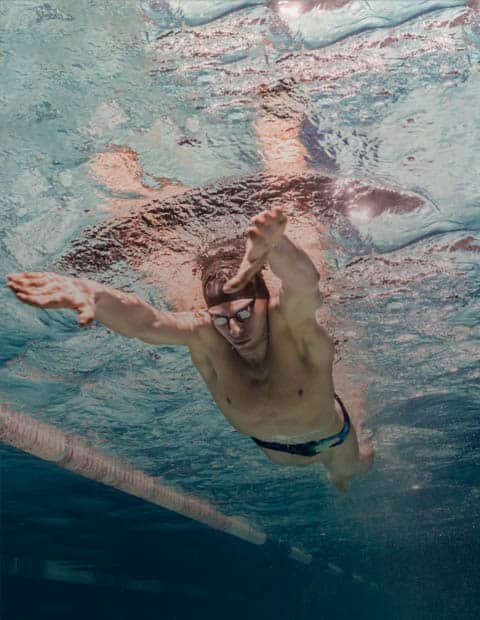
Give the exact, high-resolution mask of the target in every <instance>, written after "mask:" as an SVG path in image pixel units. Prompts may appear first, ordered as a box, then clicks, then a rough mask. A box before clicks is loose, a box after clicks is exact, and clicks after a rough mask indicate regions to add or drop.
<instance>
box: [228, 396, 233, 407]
mask: <svg viewBox="0 0 480 620" xmlns="http://www.w3.org/2000/svg"><path fill="white" fill-rule="evenodd" d="M227 403H228V404H229V405H231V404H232V401H231V400H230V399H229V398H228V396H227Z"/></svg>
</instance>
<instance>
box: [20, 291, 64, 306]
mask: <svg viewBox="0 0 480 620" xmlns="http://www.w3.org/2000/svg"><path fill="white" fill-rule="evenodd" d="M15 294H16V296H17V298H18V299H20V301H23V302H24V303H26V304H28V305H30V306H36V307H37V308H64V307H65V305H66V303H65V302H66V299H65V296H64V295H62V294H60V293H57V294H54V295H52V294H51V293H45V294H43V293H36V292H32V291H18V292H17V291H16V292H15Z"/></svg>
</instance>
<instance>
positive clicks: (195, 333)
mask: <svg viewBox="0 0 480 620" xmlns="http://www.w3.org/2000/svg"><path fill="white" fill-rule="evenodd" d="M207 325H208V323H207V319H206V317H205V316H204V313H201V312H160V311H157V312H156V315H155V317H154V318H153V320H152V321H150V322H149V323H148V324H147V325H145V326H144V327H143V328H142V329H141V330H139V331H138V332H137V333H136V334H135V336H136V337H137V338H139V339H140V340H143V341H144V342H147V343H149V344H158V345H161V344H166V345H169V344H170V345H184V346H188V347H192V346H195V344H196V343H197V342H198V341H199V339H200V331H201V330H202V328H205V327H207Z"/></svg>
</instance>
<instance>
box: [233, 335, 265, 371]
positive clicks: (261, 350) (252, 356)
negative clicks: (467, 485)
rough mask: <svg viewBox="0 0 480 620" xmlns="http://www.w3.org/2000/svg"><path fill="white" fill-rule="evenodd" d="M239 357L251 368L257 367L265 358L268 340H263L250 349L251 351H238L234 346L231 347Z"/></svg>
mask: <svg viewBox="0 0 480 620" xmlns="http://www.w3.org/2000/svg"><path fill="white" fill-rule="evenodd" d="M232 348H233V349H234V350H235V351H236V352H237V354H238V355H239V357H241V359H242V360H243V361H244V362H246V363H247V364H248V365H249V366H252V368H257V367H259V366H262V364H263V363H264V362H265V360H266V358H267V353H268V340H267V339H265V340H263V341H262V342H261V343H260V344H259V345H258V346H257V347H255V348H254V349H252V350H251V351H238V350H237V349H235V347H232Z"/></svg>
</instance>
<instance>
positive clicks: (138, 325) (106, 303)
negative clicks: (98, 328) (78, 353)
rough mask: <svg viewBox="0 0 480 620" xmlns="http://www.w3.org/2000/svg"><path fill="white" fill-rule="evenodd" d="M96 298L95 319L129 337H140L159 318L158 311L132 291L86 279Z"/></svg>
mask: <svg viewBox="0 0 480 620" xmlns="http://www.w3.org/2000/svg"><path fill="white" fill-rule="evenodd" d="M85 282H86V284H87V285H88V286H89V287H90V289H91V291H92V293H93V295H94V299H95V320H96V321H99V322H100V323H102V325H105V327H108V328H109V329H112V330H113V331H115V332H118V333H119V334H122V335H123V336H127V337H128V338H135V337H139V334H141V333H143V332H144V331H145V329H147V328H148V326H149V325H151V324H152V323H154V322H155V320H156V319H157V318H158V314H159V313H158V311H157V310H155V308H153V307H152V306H150V305H149V304H147V303H146V302H145V301H143V300H142V299H141V298H140V297H138V296H137V295H135V294H132V293H124V292H123V291H119V290H116V289H114V288H111V287H109V286H105V285H103V284H100V283H99V282H94V281H93V280H86V281H85Z"/></svg>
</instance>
